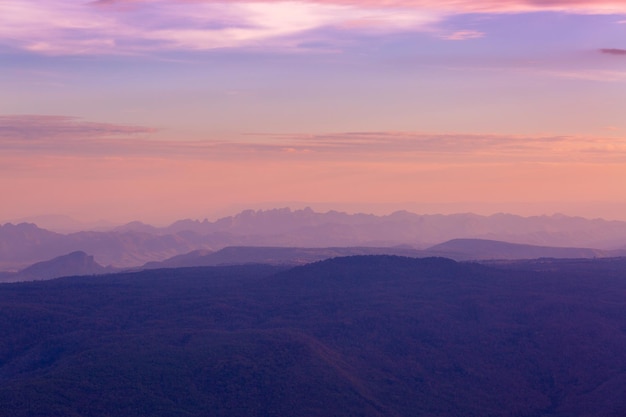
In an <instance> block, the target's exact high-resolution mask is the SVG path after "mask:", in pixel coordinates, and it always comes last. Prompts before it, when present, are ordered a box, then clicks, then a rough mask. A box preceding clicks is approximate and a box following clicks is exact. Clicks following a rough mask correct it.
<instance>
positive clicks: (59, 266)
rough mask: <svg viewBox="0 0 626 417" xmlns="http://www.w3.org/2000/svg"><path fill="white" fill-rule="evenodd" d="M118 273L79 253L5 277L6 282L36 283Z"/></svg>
mask: <svg viewBox="0 0 626 417" xmlns="http://www.w3.org/2000/svg"><path fill="white" fill-rule="evenodd" d="M112 272H116V270H115V269H113V268H110V267H109V268H106V267H104V266H102V265H100V264H98V263H97V262H96V261H94V259H93V256H89V255H87V254H86V253H85V252H82V251H77V252H72V253H69V254H67V255H63V256H59V257H56V258H54V259H50V260H48V261H42V262H37V263H35V264H33V265H31V266H29V267H27V268H24V269H22V270H21V271H19V272H16V273H14V274H11V275H8V276H5V277H4V279H3V280H4V281H5V282H7V281H9V280H10V281H11V282H15V281H36V280H46V279H52V278H59V277H66V276H75V275H97V274H106V273H112Z"/></svg>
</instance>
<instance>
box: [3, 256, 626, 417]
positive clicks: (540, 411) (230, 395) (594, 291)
mask: <svg viewBox="0 0 626 417" xmlns="http://www.w3.org/2000/svg"><path fill="white" fill-rule="evenodd" d="M509 262H512V261H509ZM525 262H526V261H522V263H521V264H522V265H525ZM535 262H538V261H535ZM567 262H571V260H569V261H567ZM584 262H585V265H586V267H585V268H582V269H576V271H577V272H575V273H571V271H570V269H568V268H569V267H567V268H565V269H564V270H560V269H559V267H558V263H555V264H554V265H553V266H554V267H553V268H550V270H549V271H535V270H531V269H524V268H526V267H523V266H522V267H520V268H517V267H514V265H513V264H515V263H514V262H513V263H510V264H509V265H508V266H507V265H499V266H498V268H490V267H485V266H482V265H478V264H468V263H456V262H454V261H451V260H447V259H441V258H427V259H411V258H399V257H390V256H366V257H362V256H359V257H349V258H336V259H332V260H326V261H322V262H318V263H314V264H309V265H305V266H300V267H296V268H293V269H289V270H285V269H284V268H283V269H282V270H281V269H280V268H278V267H269V266H261V265H249V266H237V267H207V268H182V269H177V270H174V269H162V270H151V271H142V272H137V273H125V274H118V275H107V276H102V277H98V278H97V279H92V278H89V279H85V278H64V279H58V280H53V281H44V282H35V283H21V284H3V285H0V305H2V306H3V309H2V314H0V334H2V335H3V337H2V338H1V339H0V381H2V383H1V384H0V404H1V405H2V407H0V416H1V417H5V416H6V417H8V416H11V417H25V416H28V417H33V416H35V417H36V416H50V415H67V416H70V415H80V416H83V417H91V416H102V415H124V416H129V417H133V416H145V415H151V416H156V417H159V416H168V417H169V416H175V417H176V416H198V417H200V416H206V415H212V416H223V417H230V416H233V417H234V416H242V415H245V416H307V417H316V416H324V417H325V416H329V415H332V416H346V417H347V416H356V415H360V416H380V417H383V416H385V417H386V416H394V417H404V416H407V417H408V416H416V415H421V416H441V417H447V416H460V415H463V416H510V417H512V416H551V417H565V416H568V417H583V416H588V417H591V416H598V415H602V416H607V417H621V416H623V415H625V414H626V397H624V395H623V387H624V386H625V384H626V331H625V329H626V300H625V299H624V297H623V294H625V293H626V273H625V272H624V268H623V261H620V260H610V259H607V260H593V259H589V260H585V261H584ZM614 263H615V265H616V267H615V268H613V267H611V266H610V265H612V264H614ZM597 265H601V266H600V267H599V269H597V268H596V266H597ZM502 268H504V269H502ZM516 268H517V270H516ZM598 271H601V273H598Z"/></svg>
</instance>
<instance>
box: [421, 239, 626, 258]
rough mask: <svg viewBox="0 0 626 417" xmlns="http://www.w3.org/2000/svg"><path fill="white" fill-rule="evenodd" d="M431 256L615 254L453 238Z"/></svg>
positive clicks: (612, 252) (516, 256)
mask: <svg viewBox="0 0 626 417" xmlns="http://www.w3.org/2000/svg"><path fill="white" fill-rule="evenodd" d="M427 252H429V253H430V254H432V255H439V256H445V257H448V258H452V259H456V260H478V259H534V258H600V257H609V256H615V254H616V253H617V252H616V251H606V250H604V251H603V250H599V249H588V248H557V247H549V246H534V245H522V244H517V243H508V242H499V241H496V240H486V239H453V240H449V241H447V242H444V243H441V244H439V245H435V246H432V247H430V248H428V249H427Z"/></svg>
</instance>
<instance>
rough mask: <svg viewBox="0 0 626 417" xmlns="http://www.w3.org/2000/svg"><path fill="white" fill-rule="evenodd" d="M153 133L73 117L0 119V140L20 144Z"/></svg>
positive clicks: (18, 116) (34, 116)
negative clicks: (13, 141) (18, 141)
mask: <svg viewBox="0 0 626 417" xmlns="http://www.w3.org/2000/svg"><path fill="white" fill-rule="evenodd" d="M155 131H156V129H153V128H147V127H140V126H129V125H119V124H112V123H96V122H86V121H82V120H80V119H79V118H76V117H68V116H49V115H4V116H0V139H2V140H20V141H28V142H33V141H46V140H57V139H64V140H82V139H90V138H107V137H112V136H131V135H137V134H145V133H153V132H155Z"/></svg>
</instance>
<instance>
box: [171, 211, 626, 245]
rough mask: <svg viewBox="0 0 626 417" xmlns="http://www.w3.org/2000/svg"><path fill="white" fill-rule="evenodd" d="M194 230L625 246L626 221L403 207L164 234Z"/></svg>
mask: <svg viewBox="0 0 626 417" xmlns="http://www.w3.org/2000/svg"><path fill="white" fill-rule="evenodd" d="M183 230H192V231H194V232H196V233H198V234H201V235H209V234H213V233H225V234H227V235H228V236H230V237H231V244H234V245H255V246H260V245H263V246H301V247H307V246H308V247H320V246H326V247H328V246H359V245H365V246H393V245H397V244H411V245H413V246H415V247H425V246H429V245H432V244H434V243H437V242H442V241H446V240H450V239H456V238H473V239H490V240H501V241H507V242H515V243H520V244H532V245H544V246H565V247H571V246H573V245H576V246H584V247H599V248H603V249H612V248H617V247H621V246H623V245H624V242H625V241H626V222H619V221H606V220H602V219H594V220H589V219H584V218H581V217H568V216H564V215H561V214H557V215H553V216H532V217H522V216H516V215H512V214H494V215H492V216H479V215H476V214H470V213H466V214H452V215H438V214H435V215H419V214H414V213H409V212H406V211H398V212H395V213H392V214H390V215H387V216H375V215H371V214H347V213H340V212H336V211H329V212H327V213H316V212H314V211H313V210H311V209H310V208H307V209H303V210H293V211H292V210H290V209H288V208H283V209H274V210H259V211H253V210H246V211H243V212H241V213H239V214H237V215H235V216H229V217H224V218H221V219H219V220H216V221H215V222H210V221H208V220H206V219H205V220H204V221H194V220H182V221H179V222H176V223H174V224H172V225H171V226H169V227H166V228H161V229H160V233H163V234H168V233H173V232H180V231H183Z"/></svg>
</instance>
